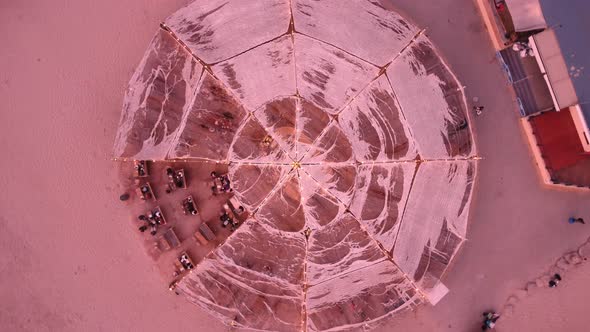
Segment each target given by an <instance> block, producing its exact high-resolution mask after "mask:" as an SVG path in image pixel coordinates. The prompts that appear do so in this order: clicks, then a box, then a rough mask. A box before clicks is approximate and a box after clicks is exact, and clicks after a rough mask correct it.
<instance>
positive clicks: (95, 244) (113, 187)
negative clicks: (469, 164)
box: [0, 0, 590, 332]
mask: <svg viewBox="0 0 590 332" xmlns="http://www.w3.org/2000/svg"><path fill="white" fill-rule="evenodd" d="M391 2H392V3H394V5H395V6H396V8H399V9H400V10H401V11H400V13H402V14H404V15H405V16H406V17H408V18H409V19H412V20H414V21H415V22H416V23H417V24H418V25H419V26H422V27H426V28H427V29H428V30H427V31H429V32H431V34H430V36H429V37H430V38H431V40H432V41H433V43H434V44H435V45H436V46H438V47H439V49H440V51H441V53H442V54H443V56H445V57H446V58H447V60H448V62H449V64H450V66H451V68H452V69H453V70H454V71H455V73H456V74H457V76H458V78H459V80H461V81H462V82H463V83H464V84H466V85H467V86H468V89H467V93H468V99H471V98H472V97H474V96H478V97H479V98H480V100H482V102H485V103H486V109H487V110H489V112H490V113H489V114H486V115H485V116H483V117H480V118H478V119H477V120H476V123H475V128H474V132H475V135H476V140H477V143H478V147H479V149H480V153H481V154H482V155H483V156H484V158H485V159H484V162H482V164H481V165H482V166H481V169H480V172H481V174H482V175H481V177H480V179H479V181H478V183H477V184H476V188H475V196H474V203H473V205H472V210H471V211H472V212H471V216H470V221H469V227H468V233H467V237H468V242H467V243H466V245H465V246H464V247H463V248H462V249H461V251H460V252H459V254H458V257H457V261H456V262H454V263H453V265H454V266H452V267H451V272H449V274H447V275H445V276H444V278H443V282H445V284H446V285H447V286H448V287H449V289H450V291H451V292H450V293H449V295H447V296H446V297H445V298H444V299H443V300H442V301H441V302H440V303H439V304H438V305H437V306H436V307H429V306H424V307H420V308H419V309H418V310H417V311H414V312H410V313H408V314H407V315H405V316H404V317H399V318H398V319H396V320H395V321H389V322H388V323H387V325H385V326H382V327H380V328H378V329H377V330H379V331H381V330H382V331H392V330H398V329H397V328H399V330H405V331H411V332H413V331H415V332H419V331H459V332H463V331H465V332H468V331H473V330H477V329H478V324H479V322H478V319H479V315H481V311H482V310H487V309H489V308H491V307H492V308H496V309H497V310H499V309H501V308H503V307H504V305H505V304H506V301H507V299H508V298H509V296H510V295H512V294H514V293H515V292H517V291H518V290H519V289H521V288H522V287H524V286H525V285H526V283H527V282H528V281H530V280H533V279H534V278H536V277H537V276H539V275H541V274H543V273H544V272H545V271H546V270H548V269H549V267H550V266H551V264H553V263H554V261H555V260H556V259H557V258H558V257H560V256H561V255H563V254H564V253H566V252H568V251H570V250H573V249H575V248H577V247H578V246H579V245H581V244H582V243H583V242H584V241H585V240H586V239H587V238H588V236H589V235H590V229H589V228H587V227H589V225H568V224H567V221H566V218H567V217H569V215H576V216H582V217H586V219H587V220H588V219H590V209H589V208H588V204H587V202H588V199H589V198H590V194H589V193H588V192H584V191H556V190H551V189H547V188H545V187H543V186H542V185H541V184H540V180H539V178H538V176H537V174H536V170H535V168H534V165H533V161H532V158H531V156H530V155H529V152H528V148H527V147H526V145H525V142H524V140H523V138H522V136H521V135H522V133H521V131H520V127H519V126H518V122H517V121H518V119H517V116H516V103H515V100H514V98H513V95H512V94H511V91H509V90H508V88H507V84H506V82H505V78H504V77H503V73H502V72H501V70H500V67H499V66H498V64H497V63H496V62H495V58H494V53H493V51H492V47H491V44H490V42H489V40H488V39H487V38H488V37H487V34H486V33H485V30H484V29H485V28H484V26H483V23H482V21H481V18H480V17H479V16H478V13H477V10H476V9H475V5H474V4H473V3H472V1H471V0H460V1H459V0H456V1H455V2H453V5H454V6H455V8H451V7H452V6H451V5H450V4H451V0H445V1H441V2H440V3H437V4H436V5H432V4H431V3H430V1H429V0H424V1H421V2H420V3H416V2H415V1H411V0H395V1H391ZM186 3H187V1H180V0H175V1H169V2H161V1H154V0H148V1H137V0H133V1H126V2H120V1H113V0H107V1H98V2H97V1H86V0H84V1H76V2H71V1H63V0H53V1H48V0H37V1H34V0H23V1H18V2H16V1H13V2H9V1H4V2H2V3H0V31H2V32H3V34H4V39H3V40H4V43H3V46H2V48H0V66H1V67H0V68H1V70H0V98H2V100H4V101H5V104H4V106H3V107H2V110H1V111H0V126H1V131H2V136H1V138H0V151H1V152H2V153H3V161H2V162H0V187H1V188H2V190H1V191H0V211H2V213H1V214H0V230H2V231H1V232H0V250H1V251H2V252H3V255H1V256H0V281H1V285H0V298H1V299H2V301H1V302H0V330H3V331H165V330H171V331H172V330H174V331H188V330H197V331H226V330H228V328H227V327H225V326H224V325H222V324H221V322H219V321H218V320H216V319H214V318H212V317H210V316H208V315H207V314H206V313H205V312H203V311H202V310H200V309H199V308H197V307H196V306H194V305H192V304H190V303H188V302H187V301H185V300H183V299H181V298H179V297H177V296H176V295H175V294H174V293H172V292H170V291H169V290H168V289H167V287H166V285H164V283H163V282H162V278H161V277H160V275H159V273H158V271H157V267H156V266H154V264H153V261H152V260H151V259H150V258H149V256H148V255H147V254H146V252H145V250H144V248H142V246H141V244H140V241H139V240H138V236H137V234H134V233H133V232H132V231H131V229H130V227H129V218H130V217H129V211H128V209H126V206H125V205H124V204H121V202H120V201H119V195H120V194H121V193H122V190H123V187H122V186H121V185H120V184H119V180H118V174H117V171H116V167H115V165H114V162H113V161H112V160H111V157H112V151H113V142H114V139H115V133H116V130H117V125H118V123H119V118H120V114H121V108H122V102H123V95H124V93H125V89H126V87H127V83H128V82H129V79H130V77H131V76H132V74H133V72H134V70H135V68H136V66H137V64H138V63H139V61H140V59H141V57H142V55H143V53H144V51H145V49H146V47H147V46H148V43H149V41H150V40H151V38H152V36H153V35H154V33H155V32H156V31H157V29H158V24H159V23H160V22H161V21H162V20H163V19H164V18H166V17H167V16H168V15H170V14H171V13H173V12H175V11H176V10H177V9H179V8H180V7H181V6H183V5H185V4H186ZM459 49H463V50H465V49H469V50H470V52H456V50H459ZM481 77H486V78H487V79H486V80H482V79H481ZM498 96H500V97H498ZM507 165H509V166H507ZM531 251H534V254H533V253H531ZM484 259H485V264H483V263H482V262H483V261H484ZM588 273H590V271H589V270H588V265H586V263H584V265H582V266H581V267H580V268H577V269H575V270H572V271H571V272H568V273H567V274H564V276H565V278H564V282H563V283H562V284H560V285H559V287H558V288H556V289H548V288H545V289H541V290H539V291H538V292H537V293H536V294H531V295H530V296H528V297H527V298H525V299H523V300H522V301H520V302H519V304H518V305H517V306H515V308H514V313H513V315H512V316H511V317H506V318H505V319H502V321H501V323H500V324H499V325H498V331H554V330H560V329H561V330H563V331H573V332H577V331H580V332H582V331H585V330H586V329H585V325H587V324H588V322H589V321H590V320H589V319H588V318H587V315H586V316H585V315H584V314H583V313H582V311H581V309H582V308H584V305H585V304H588V296H587V295H588V294H590V287H589V286H588V283H587V282H585V281H586V280H587V276H588ZM576 310H577V311H576Z"/></svg>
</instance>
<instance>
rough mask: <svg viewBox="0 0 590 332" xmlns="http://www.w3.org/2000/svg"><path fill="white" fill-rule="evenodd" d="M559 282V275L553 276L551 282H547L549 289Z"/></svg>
mask: <svg viewBox="0 0 590 332" xmlns="http://www.w3.org/2000/svg"><path fill="white" fill-rule="evenodd" d="M560 281H561V275H559V273H556V274H554V275H553V278H552V279H551V280H549V287H551V288H555V287H557V284H559V282H560Z"/></svg>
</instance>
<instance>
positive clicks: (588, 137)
mask: <svg viewBox="0 0 590 332" xmlns="http://www.w3.org/2000/svg"><path fill="white" fill-rule="evenodd" d="M570 113H571V115H572V119H573V120H574V125H575V126H576V131H577V132H578V136H579V138H580V142H581V143H582V146H583V147H584V151H585V152H590V128H589V127H588V122H587V121H586V117H585V116H584V113H583V112H582V107H581V106H580V105H579V104H576V105H574V106H572V107H570Z"/></svg>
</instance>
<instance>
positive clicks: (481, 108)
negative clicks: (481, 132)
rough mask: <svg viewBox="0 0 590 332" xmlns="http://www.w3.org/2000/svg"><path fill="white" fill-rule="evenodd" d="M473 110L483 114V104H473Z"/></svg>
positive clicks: (477, 113) (476, 113)
mask: <svg viewBox="0 0 590 332" xmlns="http://www.w3.org/2000/svg"><path fill="white" fill-rule="evenodd" d="M473 111H475V115H481V113H482V112H483V106H473Z"/></svg>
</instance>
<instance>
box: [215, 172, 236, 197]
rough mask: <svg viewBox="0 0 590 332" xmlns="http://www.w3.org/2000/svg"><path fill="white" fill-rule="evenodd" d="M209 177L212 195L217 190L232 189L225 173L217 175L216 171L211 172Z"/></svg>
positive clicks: (227, 191) (226, 191) (229, 190)
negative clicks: (211, 181)
mask: <svg viewBox="0 0 590 332" xmlns="http://www.w3.org/2000/svg"><path fill="white" fill-rule="evenodd" d="M211 177H212V178H213V187H211V191H212V192H213V194H214V195H215V194H217V193H218V192H222V193H229V192H232V191H233V190H232V188H231V183H230V181H229V177H228V176H227V175H217V173H216V172H211Z"/></svg>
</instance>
